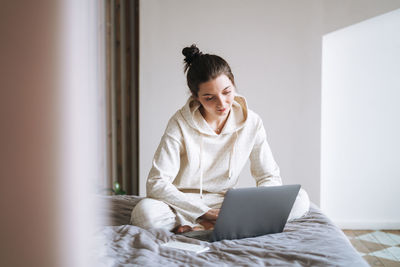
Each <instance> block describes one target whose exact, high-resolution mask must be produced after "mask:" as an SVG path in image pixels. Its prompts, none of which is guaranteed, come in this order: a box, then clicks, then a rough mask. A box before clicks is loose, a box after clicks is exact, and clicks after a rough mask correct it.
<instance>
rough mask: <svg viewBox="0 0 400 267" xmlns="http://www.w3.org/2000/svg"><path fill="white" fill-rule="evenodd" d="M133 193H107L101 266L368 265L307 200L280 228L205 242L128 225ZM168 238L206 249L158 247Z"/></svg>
mask: <svg viewBox="0 0 400 267" xmlns="http://www.w3.org/2000/svg"><path fill="white" fill-rule="evenodd" d="M140 199H141V198H140V197H137V196H108V197H102V201H105V202H107V203H108V205H104V207H107V208H106V209H105V210H104V212H103V214H105V216H106V217H105V219H104V221H103V224H104V226H102V227H100V228H99V229H98V230H97V231H96V233H95V238H97V243H98V244H99V246H98V247H97V249H96V250H95V251H94V252H95V254H96V256H97V257H98V259H99V260H100V262H101V263H103V264H104V265H105V266H369V265H368V264H367V262H366V261H365V260H364V259H363V258H362V257H361V256H360V255H359V254H358V252H357V251H356V250H355V249H354V248H353V246H352V245H351V243H350V242H349V241H348V239H347V238H346V236H345V235H344V234H343V232H342V231H341V230H340V229H339V228H338V227H337V226H335V225H334V224H333V223H332V222H331V221H330V220H329V218H327V216H326V215H324V214H323V213H322V212H321V210H320V209H319V208H318V207H317V206H316V205H315V204H312V205H311V208H310V211H309V213H308V214H307V215H305V216H304V217H302V218H300V219H297V220H293V221H291V222H289V223H287V224H286V226H285V229H284V231H283V232H282V233H278V234H271V235H265V236H259V237H253V238H245V239H240V240H224V241H220V242H214V243H208V242H203V241H199V240H195V239H190V238H187V237H184V236H180V235H175V234H173V233H171V232H168V231H165V230H161V229H151V230H144V229H141V228H139V227H136V226H133V225H129V219H130V213H131V210H132V208H133V207H134V206H135V205H136V203H137V202H138V201H139V200H140ZM171 240H177V241H184V242H189V243H193V244H202V245H206V246H209V247H210V249H209V250H208V251H206V252H203V253H199V254H195V253H194V252H189V251H184V250H177V249H172V248H167V247H163V246H161V244H163V243H166V242H168V241H171Z"/></svg>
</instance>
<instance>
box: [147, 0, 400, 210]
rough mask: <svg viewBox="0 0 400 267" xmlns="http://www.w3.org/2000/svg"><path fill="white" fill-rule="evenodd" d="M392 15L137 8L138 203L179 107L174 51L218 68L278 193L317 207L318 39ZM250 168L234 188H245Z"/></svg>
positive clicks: (334, 6)
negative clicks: (276, 174)
mask: <svg viewBox="0 0 400 267" xmlns="http://www.w3.org/2000/svg"><path fill="white" fill-rule="evenodd" d="M396 7H400V1H399V0H384V1H374V0H352V1H348V0H346V1H345V0H326V1H318V0H314V1H312V0H307V1H261V0H252V1H240V0H219V1H212V0H205V1H194V0H192V1H190V0H167V1H166V0H145V1H141V2H140V12H141V13H140V14H141V15H140V81H139V83H140V84H139V87H140V115H139V116H140V133H139V138H140V174H139V176H140V185H139V188H140V194H141V195H145V181H146V177H147V174H148V171H149V169H150V166H151V160H152V157H153V154H154V152H155V150H156V147H157V145H158V142H159V140H160V138H161V135H162V133H163V131H164V128H165V126H166V124H167V121H168V119H169V118H170V117H171V116H172V115H173V114H174V112H175V111H176V110H177V109H178V108H180V107H181V106H182V105H183V104H184V103H185V101H186V98H187V96H188V95H189V93H188V91H189V90H188V88H187V86H186V83H185V82H186V81H185V76H184V74H183V64H182V61H183V56H182V54H181V50H182V48H183V47H185V46H187V45H190V44H191V43H197V44H198V46H199V47H200V49H201V50H203V51H204V52H208V53H215V54H218V55H220V56H222V57H223V58H225V59H226V60H227V61H228V62H229V63H230V65H231V67H232V69H233V72H234V74H235V78H236V83H237V86H238V90H239V92H240V93H241V94H243V95H244V96H246V98H247V100H248V102H249V106H250V108H251V109H253V110H254V111H256V112H257V113H258V114H259V115H260V116H261V118H262V119H263V121H264V125H265V127H266V130H267V134H268V140H269V143H270V145H271V147H272V151H273V153H274V156H275V158H276V161H277V162H278V164H279V166H280V168H281V173H282V178H283V181H284V183H286V184H289V183H301V184H302V185H303V187H304V188H305V189H306V190H307V191H308V193H309V195H310V197H311V200H312V201H313V202H315V203H317V204H319V203H320V130H321V117H320V116H321V110H320V108H321V54H322V50H321V49H322V36H323V34H325V33H327V32H329V31H332V30H334V29H338V28H341V27H345V26H348V25H349V24H353V23H356V22H358V21H361V20H364V19H367V18H370V17H373V16H376V15H378V14H381V13H384V12H387V11H390V10H393V9H394V8H396ZM253 184H254V183H253V180H252V178H251V176H250V173H249V170H248V166H247V167H245V169H244V171H243V173H242V174H241V178H240V181H239V185H240V186H251V185H253Z"/></svg>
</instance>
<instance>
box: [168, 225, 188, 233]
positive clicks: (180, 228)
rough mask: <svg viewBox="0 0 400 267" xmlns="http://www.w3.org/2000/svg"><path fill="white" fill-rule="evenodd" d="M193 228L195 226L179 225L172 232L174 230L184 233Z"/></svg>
mask: <svg viewBox="0 0 400 267" xmlns="http://www.w3.org/2000/svg"><path fill="white" fill-rule="evenodd" d="M192 230H193V228H192V227H190V226H189V225H178V226H177V227H175V228H174V229H173V230H172V232H174V233H175V234H183V233H186V232H190V231H192Z"/></svg>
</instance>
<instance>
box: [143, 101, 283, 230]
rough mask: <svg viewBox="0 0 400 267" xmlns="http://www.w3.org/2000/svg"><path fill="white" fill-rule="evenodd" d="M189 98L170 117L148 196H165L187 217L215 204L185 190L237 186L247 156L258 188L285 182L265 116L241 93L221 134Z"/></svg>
mask: <svg viewBox="0 0 400 267" xmlns="http://www.w3.org/2000/svg"><path fill="white" fill-rule="evenodd" d="M199 107H200V103H199V102H198V101H196V100H195V99H194V98H193V97H190V98H189V99H188V101H187V102H186V104H185V105H184V106H183V107H182V108H181V109H180V110H178V111H177V112H176V113H175V114H174V115H173V116H172V118H171V119H170V120H169V122H168V125H167V128H166V130H165V133H164V135H163V136H162V138H161V142H160V144H159V146H158V149H157V151H156V153H155V155H154V159H153V165H152V168H151V170H150V173H149V176H148V178H147V196H148V197H150V198H154V199H158V200H162V201H163V202H165V203H167V204H168V205H169V206H171V207H172V208H174V209H175V210H176V212H179V213H180V214H181V215H183V216H184V217H185V218H187V219H188V221H190V222H192V223H195V221H196V219H197V218H198V217H200V216H201V215H203V214H204V213H206V212H207V211H208V210H209V209H210V207H208V206H207V205H206V204H204V203H203V201H202V199H201V198H198V199H193V198H189V197H188V195H187V194H186V193H185V192H184V191H187V190H191V191H193V189H194V190H197V192H198V193H199V194H200V196H201V197H202V195H203V194H204V193H207V192H210V193H225V192H226V191H227V190H228V189H230V188H232V187H234V186H235V185H236V183H237V181H238V176H239V174H240V172H241V171H242V169H243V166H244V165H245V163H246V161H247V159H250V169H251V174H252V176H253V177H254V179H255V180H256V183H257V186H269V185H281V184H282V181H281V178H280V175H279V167H278V165H277V164H276V163H275V160H274V158H273V156H272V153H271V150H270V147H269V145H268V143H267V137H266V134H265V130H264V126H263V123H262V120H261V118H260V117H259V116H258V115H257V114H256V113H254V112H253V111H251V110H249V109H248V108H247V104H246V100H245V98H244V97H243V96H239V95H236V96H235V98H234V101H233V104H232V109H231V111H230V113H229V115H228V119H227V121H226V123H225V126H224V128H223V129H222V131H221V133H220V134H219V135H218V134H216V133H215V132H214V131H213V130H212V128H211V127H210V126H209V125H208V123H207V122H206V121H205V119H204V118H203V116H202V115H201V113H200V110H199Z"/></svg>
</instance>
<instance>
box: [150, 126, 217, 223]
mask: <svg viewBox="0 0 400 267" xmlns="http://www.w3.org/2000/svg"><path fill="white" fill-rule="evenodd" d="M169 126H170V125H169ZM167 130H168V128H167ZM181 153H184V147H183V145H182V144H181V142H180V141H179V140H178V139H177V138H175V137H173V136H172V135H170V134H169V133H168V132H167V131H166V133H165V134H164V135H163V137H162V139H161V142H160V144H159V146H158V148H157V151H156V153H155V155H154V159H153V163H152V167H151V169H150V173H149V176H148V178H147V183H146V190H147V196H148V197H150V198H154V199H158V200H161V201H163V202H165V203H166V204H168V205H169V206H171V207H172V208H174V209H175V210H176V211H177V212H179V213H180V214H182V215H183V216H184V217H186V218H187V219H188V220H189V221H191V222H192V223H195V221H196V219H197V218H198V217H200V216H202V215H203V214H204V213H206V212H207V211H208V210H209V209H210V208H209V207H208V206H207V205H205V204H204V203H203V202H201V201H200V200H199V201H196V200H193V199H189V198H188V197H187V196H186V195H185V193H183V192H181V191H179V190H178V189H177V188H176V187H175V185H173V184H172V182H173V181H174V179H175V177H176V175H177V174H178V172H179V169H180V160H181V159H180V158H181Z"/></svg>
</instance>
